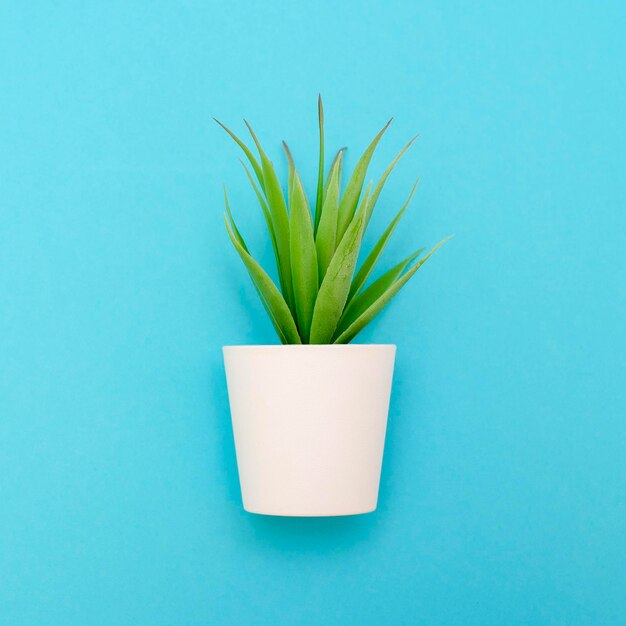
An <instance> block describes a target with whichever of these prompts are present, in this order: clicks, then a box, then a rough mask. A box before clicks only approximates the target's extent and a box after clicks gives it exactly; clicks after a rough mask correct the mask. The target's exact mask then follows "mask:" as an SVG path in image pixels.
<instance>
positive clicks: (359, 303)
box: [335, 248, 424, 336]
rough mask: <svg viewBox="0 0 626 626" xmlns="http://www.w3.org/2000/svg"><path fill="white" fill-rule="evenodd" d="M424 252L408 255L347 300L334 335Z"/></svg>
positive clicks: (366, 307)
mask: <svg viewBox="0 0 626 626" xmlns="http://www.w3.org/2000/svg"><path fill="white" fill-rule="evenodd" d="M422 252H424V248H420V249H419V250H417V251H415V252H414V253H413V254H411V255H409V256H408V257H407V258H406V259H404V260H403V261H400V263H398V264H397V265H394V266H393V267H392V268H391V269H390V270H388V271H387V272H385V273H384V274H383V275H382V276H381V277H380V278H377V279H376V280H375V281H374V282H373V283H372V284H371V285H370V286H369V287H367V289H365V290H364V291H362V292H361V293H359V294H358V295H356V296H355V297H354V298H352V299H351V300H348V304H347V305H346V308H345V310H344V312H343V315H342V316H341V319H340V320H339V324H338V325H337V331H336V332H335V335H337V336H339V335H340V334H341V333H342V332H343V331H344V330H346V328H348V326H350V324H352V322H354V321H355V320H356V319H357V318H358V317H359V315H361V314H362V313H364V312H365V311H366V310H367V309H368V308H369V307H370V305H372V304H374V302H375V301H376V300H378V298H379V297H380V296H382V295H383V293H385V291H387V289H389V287H391V285H393V283H395V282H396V280H398V278H400V276H401V275H402V273H403V272H404V270H405V269H406V268H407V267H408V266H409V265H410V264H411V263H412V262H413V261H414V260H415V259H417V257H419V255H420V254H422Z"/></svg>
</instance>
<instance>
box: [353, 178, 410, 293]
mask: <svg viewBox="0 0 626 626" xmlns="http://www.w3.org/2000/svg"><path fill="white" fill-rule="evenodd" d="M416 189H417V183H415V185H414V186H413V189H411V193H410V194H409V197H408V199H407V201H406V202H405V203H404V205H403V207H402V208H401V209H400V211H398V214H397V215H396V216H395V217H394V218H393V220H391V223H390V224H389V226H387V228H386V229H385V232H384V233H383V234H382V235H381V237H380V239H379V240H378V241H377V242H376V245H375V246H374V247H373V248H372V251H371V252H370V253H369V254H368V256H367V258H366V259H365V261H363V264H362V265H361V267H360V268H359V271H358V272H357V273H356V276H355V277H354V280H353V281H352V286H351V287H350V295H349V296H348V302H350V300H351V299H352V298H353V297H354V296H355V295H356V294H357V293H358V292H359V291H360V290H361V288H362V287H363V285H364V284H365V281H366V280H367V279H368V277H369V275H370V274H371V273H372V270H373V269H374V266H375V265H376V263H377V262H378V259H379V258H380V255H381V254H382V252H383V250H384V249H385V246H386V245H387V242H388V241H389V239H390V238H391V235H392V234H393V231H394V230H395V229H396V226H397V225H398V222H399V221H400V218H401V217H402V216H403V215H404V212H405V211H406V209H407V207H408V206H409V203H410V202H411V199H412V198H413V194H414V193H415V190H416ZM371 203H372V199H371V198H370V201H369V202H368V210H369V207H370V205H371ZM366 219H367V218H366Z"/></svg>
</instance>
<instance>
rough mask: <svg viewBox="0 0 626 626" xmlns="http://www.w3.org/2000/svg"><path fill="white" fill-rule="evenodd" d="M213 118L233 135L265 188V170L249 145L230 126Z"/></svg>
mask: <svg viewBox="0 0 626 626" xmlns="http://www.w3.org/2000/svg"><path fill="white" fill-rule="evenodd" d="M213 119H214V120H215V121H216V122H217V123H218V124H219V125H220V126H221V127H222V128H223V129H224V130H225V131H226V132H227V133H228V134H229V135H230V136H231V137H232V139H233V140H234V141H235V143H236V144H237V145H238V146H239V147H240V148H241V149H242V150H243V152H244V154H245V155H246V157H248V161H250V165H252V169H253V170H254V173H255V174H256V177H257V178H258V180H259V184H260V185H261V188H264V183H263V170H262V169H261V166H260V165H259V162H258V161H257V160H256V159H255V158H254V155H253V154H252V152H251V151H250V148H248V146H246V144H245V143H244V142H243V141H242V140H241V139H239V137H237V135H235V133H234V132H233V131H232V130H230V128H228V126H226V125H225V124H223V123H222V122H220V121H219V120H218V119H217V118H215V117H214V118H213Z"/></svg>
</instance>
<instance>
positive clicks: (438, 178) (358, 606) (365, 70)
mask: <svg viewBox="0 0 626 626" xmlns="http://www.w3.org/2000/svg"><path fill="white" fill-rule="evenodd" d="M625 24H626V5H624V3H622V2H597V3H592V2H575V3H572V2H560V1H557V2H534V1H530V2H523V3H519V2H500V3H496V2H492V3H489V2H440V1H433V2H420V1H416V2H413V1H409V0H398V1H391V2H378V3H363V2H355V1H347V2H341V3H339V2H329V1H328V2H327V1H325V0H323V1H321V2H300V3H280V2H273V1H271V0H270V1H269V2H265V3H253V2H231V3H217V2H192V1H182V2H141V1H135V2H118V1H112V2H69V1H65V0H63V1H58V2H36V1H35V2H17V1H15V0H8V1H5V2H2V3H1V4H0V146H1V148H2V149H1V151H0V624H2V625H3V626H4V625H7V626H27V625H28V626H31V625H37V626H39V625H42V626H48V625H62V626H74V625H77V626H78V625H80V626H84V625H89V626H98V625H107V626H108V625H113V624H115V625H143V624H146V625H150V626H160V625H164V626H165V625H168V626H169V625H181V626H186V625H192V624H197V625H207V624H218V625H229V624H237V625H244V624H246V625H247V624H271V625H281V624H289V625H291V624H305V625H308V624H311V625H320V624H338V625H348V624H355V625H357V624H358V625H369V624H372V625H381V624H393V625H396V624H407V625H411V626H412V625H415V624H428V625H434V624H446V625H447V624H451V625H459V624H462V625H473V624H476V625H481V626H484V625H487V624H507V625H513V624H524V625H527V624H533V625H543V624H577V625H578V624H584V625H588V624H592V625H602V626H606V625H613V624H623V623H626V595H625V593H624V591H625V589H626V574H625V569H624V563H625V561H626V498H625V496H624V493H625V491H624V490H625V484H626V399H625V393H624V389H625V386H626V385H625V371H626V362H625V357H624V353H625V348H626V331H625V324H624V318H625V313H626V272H625V266H626V263H625V261H626V258H625V256H626V255H625V253H624V248H625V235H626V176H625V171H626V149H625V144H626V120H625V114H624V107H625V105H626V87H625V85H626V53H625V50H626V48H625V44H624V28H625ZM318 92H321V93H322V95H323V97H324V99H325V105H326V117H327V143H328V147H329V149H330V148H333V147H336V148H339V147H341V146H343V145H347V146H348V148H349V149H348V152H347V155H346V159H347V163H348V165H349V166H353V165H354V163H355V161H356V158H357V155H358V154H359V152H360V151H361V150H362V149H363V148H364V147H365V146H366V145H367V143H368V141H369V140H370V139H371V137H372V136H373V135H374V134H375V132H376V131H377V130H378V129H379V128H380V127H381V126H382V125H383V124H384V122H385V121H386V120H387V119H388V117H390V116H391V115H393V116H395V119H394V122H393V124H392V126H391V128H390V130H389V132H388V135H387V136H386V138H385V141H384V143H383V144H382V145H381V148H380V151H379V153H378V154H377V156H376V159H375V161H374V163H373V168H372V173H373V175H376V174H378V173H380V172H381V171H382V169H383V168H384V167H385V166H386V164H387V162H388V161H389V160H390V159H391V158H392V156H393V155H394V154H395V152H396V151H397V150H399V148H400V147H401V146H402V145H403V143H404V142H405V141H406V140H407V139H408V138H409V137H410V136H412V135H413V134H414V133H420V139H419V140H418V141H417V143H416V144H415V146H414V147H413V148H412V149H411V152H410V153H409V154H408V155H407V156H406V157H405V158H404V159H403V161H402V163H401V165H400V166H399V167H398V169H397V171H396V172H395V173H394V174H393V176H392V178H391V179H390V180H389V182H388V185H387V187H386V190H385V192H384V194H383V196H382V197H381V201H380V206H379V208H378V212H377V214H376V215H375V217H374V219H373V222H372V230H371V232H370V234H369V238H368V240H367V242H368V243H372V242H373V241H374V240H375V238H376V236H377V235H378V234H379V232H381V230H382V229H383V228H384V225H385V224H386V222H387V220H388V219H390V218H391V216H392V215H393V214H394V213H395V211H396V210H397V209H398V208H399V207H400V206H401V204H402V203H403V201H404V199H405V197H406V195H407V194H408V192H409V190H410V187H411V185H412V184H413V182H414V181H415V179H416V178H417V177H418V176H421V183H420V188H419V190H418V192H417V194H416V197H415V199H414V201H413V206H412V209H411V210H410V212H409V213H408V214H407V216H406V217H405V219H404V220H403V225H402V227H401V228H400V229H399V231H398V232H397V233H396V235H395V236H394V239H393V241H392V242H391V244H390V247H389V250H388V252H387V253H386V255H385V257H384V259H383V265H385V264H391V263H392V262H393V261H394V260H395V259H396V258H397V257H399V256H402V255H406V254H408V253H409V252H411V251H412V250H413V249H414V248H415V247H416V246H419V245H426V246H428V245H432V244H434V243H436V242H437V241H439V239H441V238H442V237H443V236H445V235H447V234H448V233H456V238H455V239H453V240H452V241H451V242H450V243H448V244H447V245H446V246H445V247H444V248H443V249H442V250H441V251H440V252H438V253H437V255H436V256H435V257H433V258H432V259H431V260H430V261H429V262H428V264H427V265H426V266H425V267H424V268H423V269H422V270H420V272H419V273H418V274H417V276H416V277H415V278H414V279H413V280H412V281H411V282H410V283H409V285H408V286H407V287H406V288H405V290H404V291H403V292H401V294H400V295H399V296H398V298H397V299H396V300H395V301H394V302H393V303H392V305H391V307H390V308H389V309H388V310H387V311H385V312H384V313H383V315H382V316H381V317H380V318H379V319H377V320H376V321H375V322H374V323H373V324H372V325H371V326H370V327H369V328H368V329H367V330H366V331H365V332H364V333H363V334H362V335H361V336H360V337H359V341H362V342H380V343H396V344H397V345H398V358H397V364H396V365H397V367H396V377H395V387H394V395H393V400H392V405H391V412H390V422H389V431H388V439H387V448H386V457H385V464H384V468H383V476H382V483H381V493H380V504H379V510H378V511H377V512H376V513H375V514H372V515H368V516H363V517H352V518H344V519H339V518H338V519H309V520H307V519H281V518H264V517H259V516H252V515H248V514H246V513H244V512H243V511H242V509H241V503H240V495H239V487H238V482H237V472H236V463H235V455H234V449H233V442H232V434H231V429H230V423H229V414H228V405H227V397H226V389H225V380H224V373H223V367H222V357H221V346H222V345H223V344H239V343H273V342H274V341H275V337H274V334H273V330H272V328H271V326H270V324H269V322H268V321H267V319H266V317H265V314H264V312H263V310H262V307H261V305H260V303H259V302H258V300H257V297H256V294H255V293H254V290H253V287H252V286H251V284H250V282H249V280H248V277H247V276H246V275H245V271H244V269H243V267H242V266H241V264H240V261H239V259H238V258H237V257H236V254H235V252H234V250H233V249H232V248H231V245H230V242H229V241H228V239H227V237H226V233H225V231H224V228H223V222H222V211H223V207H222V189H221V186H222V183H223V182H226V183H227V184H228V187H229V191H230V194H231V197H232V205H233V211H234V213H235V215H236V217H237V219H238V222H239V224H240V226H241V229H242V231H243V232H244V234H245V236H246V238H247V240H248V243H249V244H250V246H251V247H252V248H253V250H254V251H255V253H256V254H258V256H259V257H260V258H261V259H263V260H264V262H266V263H268V262H269V261H270V259H271V249H270V245H269V241H268V239H267V237H266V236H265V234H264V231H263V219H262V216H261V214H260V211H259V210H258V209H257V207H256V206H255V204H254V198H253V196H252V193H251V191H250V190H249V189H248V188H247V186H246V185H247V183H246V182H245V178H244V175H243V171H242V170H241V167H240V165H239V163H238V160H237V159H238V157H239V156H240V155H239V153H238V151H237V149H236V146H234V144H232V143H231V142H230V141H229V139H228V137H227V136H226V135H225V134H224V133H223V132H222V131H221V130H220V129H219V128H218V127H217V126H216V125H215V124H214V123H213V122H212V120H211V116H212V115H215V116H217V117H219V118H220V119H223V120H224V121H225V122H226V123H228V124H230V125H232V126H233V128H234V129H236V130H237V131H241V132H243V131H244V130H245V129H244V126H243V123H242V121H241V118H243V117H244V116H245V117H246V118H247V119H249V120H250V122H251V123H252V124H253V125H254V127H255V129H256V130H257V131H258V133H259V135H260V137H261V138H262V140H263V141H264V143H265V145H266V147H267V150H268V152H269V154H270V156H271V157H272V158H273V159H274V160H275V162H276V164H277V167H278V169H279V171H280V172H281V174H282V175H283V176H285V175H286V164H285V162H284V158H283V155H282V154H281V150H280V140H281V139H283V138H284V139H286V140H287V141H288V142H289V145H290V147H291V149H292V151H293V153H294V157H295V159H296V161H297V163H298V164H299V166H300V168H301V170H302V171H303V179H304V184H305V186H306V188H307V189H308V191H309V193H311V192H312V190H313V189H314V184H315V175H316V166H315V163H316V142H317V138H316V132H317V131H316V98H317V94H318Z"/></svg>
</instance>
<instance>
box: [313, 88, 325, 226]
mask: <svg viewBox="0 0 626 626" xmlns="http://www.w3.org/2000/svg"><path fill="white" fill-rule="evenodd" d="M317 119H318V123H319V129H320V155H319V164H318V169H317V194H316V196H315V228H314V230H315V232H317V226H318V224H319V222H320V218H321V215H322V203H323V202H324V105H323V104H322V96H321V95H320V96H318V98H317Z"/></svg>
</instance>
